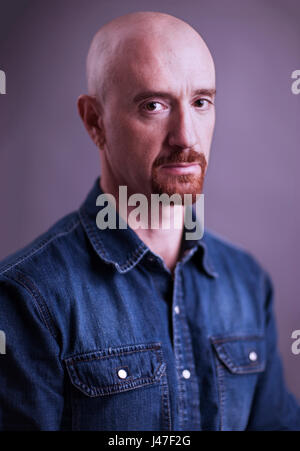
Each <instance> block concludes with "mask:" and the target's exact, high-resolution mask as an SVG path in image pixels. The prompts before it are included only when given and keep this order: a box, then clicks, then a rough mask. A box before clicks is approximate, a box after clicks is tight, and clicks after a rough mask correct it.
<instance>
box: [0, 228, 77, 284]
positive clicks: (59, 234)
mask: <svg viewBox="0 0 300 451" xmlns="http://www.w3.org/2000/svg"><path fill="white" fill-rule="evenodd" d="M79 224H80V221H79V220H77V221H76V222H75V224H73V223H71V225H70V226H69V227H70V229H66V230H65V231H64V232H57V233H56V234H54V235H52V236H51V235H50V237H49V238H48V239H46V238H45V239H43V240H42V241H40V243H39V245H38V246H37V247H34V248H32V249H31V250H30V252H28V253H27V254H25V255H22V257H20V258H19V259H18V260H17V261H16V262H14V263H11V264H8V265H6V266H4V267H3V268H2V269H0V275H2V274H4V273H6V272H7V271H9V270H10V269H13V268H14V267H15V266H17V265H19V264H21V263H23V262H24V261H25V260H27V259H28V258H30V257H32V256H33V255H35V254H36V253H37V252H39V251H41V250H42V249H43V248H44V247H46V246H47V245H48V244H50V243H52V241H54V240H55V239H57V238H60V237H62V236H65V235H68V234H69V233H71V232H72V231H73V230H75V229H76V227H77V226H78V225H79Z"/></svg>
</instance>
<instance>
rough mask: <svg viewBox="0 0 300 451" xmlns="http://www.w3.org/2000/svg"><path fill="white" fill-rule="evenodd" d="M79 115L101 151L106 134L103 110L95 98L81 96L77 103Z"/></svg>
mask: <svg viewBox="0 0 300 451" xmlns="http://www.w3.org/2000/svg"><path fill="white" fill-rule="evenodd" d="M77 107H78V112H79V115H80V117H81V119H82V121H83V123H84V125H85V128H86V130H87V132H88V134H89V135H90V137H91V138H92V140H93V141H94V143H95V144H96V146H97V147H99V149H102V148H103V146H104V144H105V133H104V127H103V121H102V117H101V108H100V105H99V103H98V101H97V99H96V98H95V97H92V96H88V95H86V94H84V95H81V96H80V97H79V99H78V101H77Z"/></svg>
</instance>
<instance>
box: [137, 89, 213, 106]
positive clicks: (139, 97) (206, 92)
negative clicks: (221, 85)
mask: <svg viewBox="0 0 300 451" xmlns="http://www.w3.org/2000/svg"><path fill="white" fill-rule="evenodd" d="M193 95H198V96H199V95H202V96H208V97H214V96H215V95H216V89H215V88H211V89H197V90H196V91H194V93H193ZM151 97H163V98H166V99H169V98H171V97H172V95H171V94H169V93H168V92H163V91H145V92H140V93H139V94H137V95H136V96H135V97H134V99H133V102H134V103H138V102H140V101H141V100H146V99H150V98H151Z"/></svg>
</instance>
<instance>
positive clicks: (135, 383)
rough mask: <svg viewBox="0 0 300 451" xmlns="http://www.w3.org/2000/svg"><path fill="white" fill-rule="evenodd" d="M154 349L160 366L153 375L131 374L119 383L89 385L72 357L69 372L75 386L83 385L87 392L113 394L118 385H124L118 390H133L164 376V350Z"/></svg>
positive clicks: (68, 366)
mask: <svg viewBox="0 0 300 451" xmlns="http://www.w3.org/2000/svg"><path fill="white" fill-rule="evenodd" d="M141 351H143V352H144V351H145V350H141ZM154 351H155V354H156V356H157V360H158V363H159V366H158V367H157V370H156V372H155V373H154V374H153V376H151V377H144V376H142V377H140V378H134V377H133V376H131V378H130V380H129V379H126V380H124V381H122V382H119V383H115V384H110V385H106V386H102V387H94V386H92V387H89V386H87V385H86V384H84V383H83V382H81V380H80V377H79V375H78V372H77V371H76V367H75V365H74V364H73V363H71V360H70V359H68V360H70V365H68V364H67V370H68V373H69V374H70V377H71V379H72V380H73V382H74V384H75V386H77V387H78V388H79V387H82V389H83V390H85V391H86V392H87V393H96V394H98V395H99V394H100V395H101V394H103V395H105V394H111V393H116V391H115V389H116V388H117V390H118V387H120V388H122V387H123V389H122V390H119V391H117V392H123V391H128V390H131V389H133V388H137V387H139V386H143V385H148V384H151V383H154V382H156V381H158V380H160V379H161V377H162V375H163V374H164V371H165V365H164V363H163V360H162V352H161V349H160V348H158V349H154ZM135 352H138V351H135ZM130 353H132V352H130ZM93 360H95V359H93ZM84 361H86V360H84ZM88 361H89V360H88ZM80 362H82V361H80ZM66 363H67V361H66ZM160 373H161V374H160ZM143 381H145V382H144V383H143ZM147 381H148V382H147ZM127 384H129V388H125V389H124V386H126V385H127Z"/></svg>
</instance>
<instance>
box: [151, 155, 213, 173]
mask: <svg viewBox="0 0 300 451" xmlns="http://www.w3.org/2000/svg"><path fill="white" fill-rule="evenodd" d="M174 163H199V164H200V166H201V169H202V171H203V172H205V169H206V166H207V161H206V158H205V156H204V154H203V153H198V152H196V151H195V150H193V149H191V150H190V151H189V152H188V153H185V152H183V151H182V150H175V151H173V152H172V153H171V154H170V155H169V156H168V157H165V156H163V157H159V158H157V159H156V160H155V161H154V164H153V167H154V168H157V167H159V166H163V165H165V164H174Z"/></svg>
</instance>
